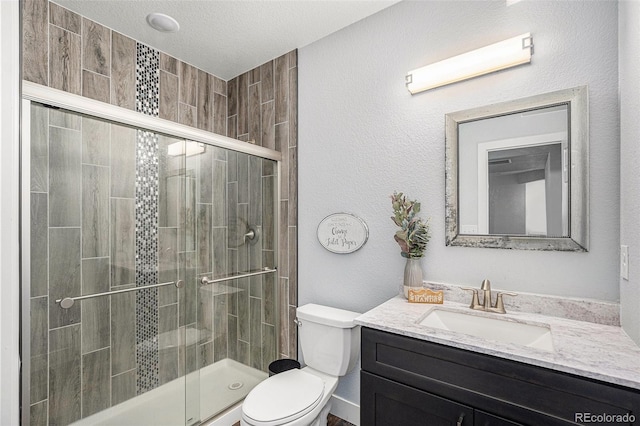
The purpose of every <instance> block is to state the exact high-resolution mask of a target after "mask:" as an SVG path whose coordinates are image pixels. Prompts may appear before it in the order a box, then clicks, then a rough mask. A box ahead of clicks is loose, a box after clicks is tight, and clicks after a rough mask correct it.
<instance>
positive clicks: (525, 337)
mask: <svg viewBox="0 0 640 426" xmlns="http://www.w3.org/2000/svg"><path fill="white" fill-rule="evenodd" d="M418 324H420V325H424V326H427V327H433V328H437V329H440V330H448V331H453V332H456V333H462V334H468V335H471V336H474V337H479V338H482V339H487V340H496V341H499V342H506V343H513V344H516V345H521V346H527V347H530V348H536V349H541V350H543V351H548V352H553V351H554V349H553V341H552V339H551V329H550V328H549V326H547V325H535V324H525V323H521V322H514V321H508V320H506V319H497V318H493V317H485V316H479V315H473V314H472V313H469V314H467V313H463V312H454V311H446V310H443V309H433V310H432V311H431V312H429V314H428V315H427V316H426V317H424V319H422V320H421V321H420V322H419V323H418Z"/></svg>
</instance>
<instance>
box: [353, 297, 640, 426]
mask: <svg viewBox="0 0 640 426" xmlns="http://www.w3.org/2000/svg"><path fill="white" fill-rule="evenodd" d="M433 310H443V311H451V312H461V313H466V312H465V310H468V307H466V306H465V305H462V304H458V303H445V305H444V306H443V305H417V304H409V303H407V301H406V299H403V298H401V297H397V298H394V299H391V300H390V301H388V302H386V303H384V304H382V305H380V306H378V307H376V308H374V309H373V310H371V311H369V312H367V313H365V314H364V315H362V316H361V317H359V318H358V319H357V320H356V322H357V323H359V324H360V325H361V326H362V371H361V401H360V403H361V424H363V425H367V426H373V425H379V426H381V425H396V424H401V425H403V426H411V425H425V424H427V425H463V426H469V425H483V426H484V425H536V426H537V425H549V426H551V425H570V424H583V423H584V424H587V423H588V424H613V423H615V424H634V423H633V419H634V416H635V421H636V423H635V424H640V349H638V347H637V346H636V345H635V344H633V342H632V341H631V340H630V339H629V338H628V337H627V336H626V335H625V334H624V332H623V331H622V330H621V329H620V328H619V327H615V326H606V325H600V324H593V323H586V322H582V321H574V320H567V319H563V318H554V317H546V316H541V315H534V314H526V313H511V314H507V315H505V316H500V317H499V318H500V320H502V321H507V322H515V323H523V324H532V323H537V324H544V325H545V326H548V327H549V329H550V330H551V334H552V339H553V348H552V349H551V350H549V349H540V348H536V347H532V346H524V345H520V344H513V343H510V342H504V341H503V342H500V341H498V340H492V339H485V338H478V337H475V336H472V335H468V334H462V333H457V332H452V331H447V330H441V329H437V328H433V327H426V326H424V325H423V324H421V322H422V323H424V318H425V317H427V316H428V315H429V314H430V313H431V312H432V311H433ZM471 314H472V315H477V316H478V317H486V316H487V314H485V313H484V312H483V313H480V314H477V313H476V314H474V313H471ZM496 315H497V314H489V316H490V317H495V316H496ZM471 320H472V321H473V320H474V318H473V316H471ZM534 346H535V345H534ZM601 416H609V417H601ZM599 420H602V421H599Z"/></svg>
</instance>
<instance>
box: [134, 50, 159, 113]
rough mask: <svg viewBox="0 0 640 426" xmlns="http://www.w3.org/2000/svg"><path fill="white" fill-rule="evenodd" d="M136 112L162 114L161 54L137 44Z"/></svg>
mask: <svg viewBox="0 0 640 426" xmlns="http://www.w3.org/2000/svg"><path fill="white" fill-rule="evenodd" d="M136 111H137V112H141V113H143V114H147V115H151V116H153V117H157V116H158V115H159V113H160V53H159V52H158V51H157V50H155V49H152V48H151V47H149V46H145V45H144V44H142V43H136Z"/></svg>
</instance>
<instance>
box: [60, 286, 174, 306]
mask: <svg viewBox="0 0 640 426" xmlns="http://www.w3.org/2000/svg"><path fill="white" fill-rule="evenodd" d="M171 284H173V285H175V286H176V288H182V287H184V281H182V280H178V281H175V282H173V281H172V282H168V283H160V284H151V285H145V286H141V287H131V288H125V289H122V290H113V291H105V292H104V293H94V294H87V295H85V296H78V297H63V298H62V299H58V300H56V303H59V304H60V307H61V308H63V309H69V308H70V307H72V306H73V304H74V303H75V302H76V300H84V299H92V298H94V297H101V296H111V295H112V294H120V293H127V292H130V291H138V290H144V289H146V288H155V287H162V286H165V285H171Z"/></svg>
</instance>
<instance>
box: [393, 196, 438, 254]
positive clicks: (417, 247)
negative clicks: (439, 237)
mask: <svg viewBox="0 0 640 426" xmlns="http://www.w3.org/2000/svg"><path fill="white" fill-rule="evenodd" d="M391 204H392V206H393V214H394V215H393V216H392V217H391V220H393V222H394V223H395V224H396V225H398V226H399V227H400V230H399V231H398V232H396V234H395V235H394V239H395V240H396V242H397V243H398V245H399V246H400V249H401V250H402V253H401V254H402V256H403V257H406V258H408V259H417V258H421V257H423V256H424V252H425V250H426V249H427V244H428V243H429V239H430V238H431V235H430V234H429V221H428V220H427V221H424V220H422V219H420V218H419V217H417V216H416V215H417V214H418V213H419V212H420V203H419V202H418V201H416V200H409V199H407V197H406V196H405V195H404V194H403V193H402V192H394V193H393V195H392V196H391Z"/></svg>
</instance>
